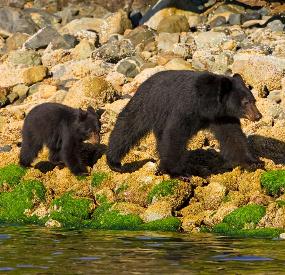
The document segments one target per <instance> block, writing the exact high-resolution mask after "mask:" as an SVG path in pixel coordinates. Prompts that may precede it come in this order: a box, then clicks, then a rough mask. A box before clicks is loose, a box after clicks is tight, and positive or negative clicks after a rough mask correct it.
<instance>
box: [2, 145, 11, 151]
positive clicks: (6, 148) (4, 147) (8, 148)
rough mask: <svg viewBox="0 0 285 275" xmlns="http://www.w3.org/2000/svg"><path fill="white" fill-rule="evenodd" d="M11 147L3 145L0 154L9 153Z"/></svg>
mask: <svg viewBox="0 0 285 275" xmlns="http://www.w3.org/2000/svg"><path fill="white" fill-rule="evenodd" d="M11 150H12V147H11V146H10V145H4V146H1V147H0V153H6V152H10V151H11Z"/></svg>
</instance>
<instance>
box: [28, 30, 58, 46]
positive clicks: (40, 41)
mask: <svg viewBox="0 0 285 275" xmlns="http://www.w3.org/2000/svg"><path fill="white" fill-rule="evenodd" d="M59 38H60V34H59V33H58V32H57V31H56V30H55V29H54V28H53V27H51V26H47V27H44V28H42V29H40V30H39V31H38V32H37V33H35V34H34V35H33V36H31V37H30V38H29V39H28V40H27V41H26V42H25V43H24V47H25V48H27V49H40V48H45V47H47V46H48V44H49V43H50V42H51V41H53V40H55V39H59Z"/></svg>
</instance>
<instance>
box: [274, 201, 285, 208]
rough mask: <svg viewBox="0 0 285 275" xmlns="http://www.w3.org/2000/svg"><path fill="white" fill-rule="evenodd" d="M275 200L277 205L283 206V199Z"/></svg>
mask: <svg viewBox="0 0 285 275" xmlns="http://www.w3.org/2000/svg"><path fill="white" fill-rule="evenodd" d="M275 202H276V204H277V205H278V207H284V206H285V201H282V200H279V201H275Z"/></svg>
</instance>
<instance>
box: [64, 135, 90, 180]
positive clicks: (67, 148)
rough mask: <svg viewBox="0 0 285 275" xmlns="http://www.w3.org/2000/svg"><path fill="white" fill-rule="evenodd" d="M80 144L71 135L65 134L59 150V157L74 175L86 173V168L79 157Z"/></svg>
mask: <svg viewBox="0 0 285 275" xmlns="http://www.w3.org/2000/svg"><path fill="white" fill-rule="evenodd" d="M80 145H81V144H80V143H79V142H76V141H75V140H73V138H72V137H71V136H65V137H64V138H63V142H62V148H61V150H60V158H61V159H62V161H63V162H64V164H65V165H66V166H67V167H68V168H69V169H70V170H71V172H72V173H73V174H74V175H86V174H88V171H87V168H86V166H84V164H83V163H82V160H81V157H80V152H81V151H80Z"/></svg>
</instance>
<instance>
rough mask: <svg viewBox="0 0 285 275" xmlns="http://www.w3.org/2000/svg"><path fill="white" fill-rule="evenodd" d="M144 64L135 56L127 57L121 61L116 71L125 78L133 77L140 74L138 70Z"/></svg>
mask: <svg viewBox="0 0 285 275" xmlns="http://www.w3.org/2000/svg"><path fill="white" fill-rule="evenodd" d="M143 64H144V62H143V60H142V59H141V58H139V57H137V56H133V57H128V58H125V59H123V60H121V61H120V62H119V63H118V64H117V66H116V70H117V72H118V73H121V74H123V75H125V76H126V77H132V78H133V77H135V76H136V75H138V74H139V73H140V71H141V70H140V68H141V66H142V65H143Z"/></svg>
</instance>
